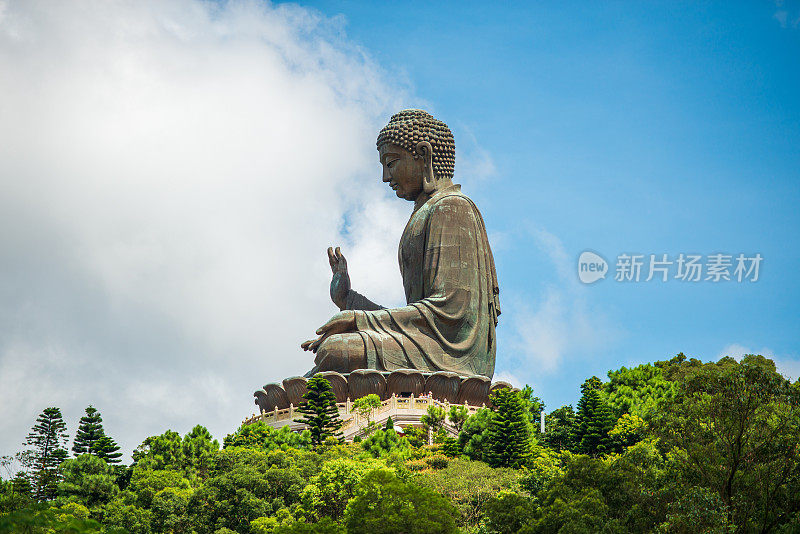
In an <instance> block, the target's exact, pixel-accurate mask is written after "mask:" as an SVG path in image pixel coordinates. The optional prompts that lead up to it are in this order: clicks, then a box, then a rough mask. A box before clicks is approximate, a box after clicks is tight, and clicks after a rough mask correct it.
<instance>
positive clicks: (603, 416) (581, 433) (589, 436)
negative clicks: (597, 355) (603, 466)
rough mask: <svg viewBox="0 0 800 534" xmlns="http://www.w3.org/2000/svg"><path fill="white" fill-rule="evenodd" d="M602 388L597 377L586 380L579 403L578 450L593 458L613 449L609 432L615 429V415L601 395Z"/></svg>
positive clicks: (576, 437) (576, 436) (576, 438)
mask: <svg viewBox="0 0 800 534" xmlns="http://www.w3.org/2000/svg"><path fill="white" fill-rule="evenodd" d="M601 387H602V382H601V381H600V379H599V378H597V377H596V376H593V377H592V378H590V379H589V380H586V381H585V382H584V383H583V385H582V386H581V392H582V393H583V394H582V395H581V400H579V401H578V414H577V429H576V433H575V434H576V435H575V440H576V442H577V448H578V451H579V452H582V453H585V454H589V455H592V456H596V455H598V454H604V453H608V452H611V450H612V448H613V443H612V439H611V437H610V436H609V435H608V432H609V430H611V429H612V428H614V421H615V419H614V413H613V411H612V410H611V407H610V406H609V405H608V403H607V402H606V401H605V400H604V399H603V397H602V396H601V395H600V388H601Z"/></svg>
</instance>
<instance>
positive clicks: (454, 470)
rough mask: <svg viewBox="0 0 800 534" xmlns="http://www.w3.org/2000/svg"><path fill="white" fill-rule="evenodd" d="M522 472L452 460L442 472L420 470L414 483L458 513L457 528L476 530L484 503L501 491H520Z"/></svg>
mask: <svg viewBox="0 0 800 534" xmlns="http://www.w3.org/2000/svg"><path fill="white" fill-rule="evenodd" d="M524 475H525V471H523V470H521V469H511V468H494V467H491V466H489V465H488V464H486V463H484V462H475V461H472V460H468V459H466V458H464V457H460V458H454V459H452V460H450V461H449V462H448V465H447V467H445V468H444V469H437V470H428V471H423V472H421V473H419V474H417V475H415V476H414V478H413V482H414V484H416V485H418V486H421V487H425V488H429V489H431V490H433V491H435V492H436V493H438V494H440V495H442V496H444V497H445V498H447V499H448V500H449V501H450V502H452V503H453V505H454V506H455V507H456V509H457V510H458V512H459V525H461V526H463V527H465V530H470V531H471V529H473V528H475V527H476V526H477V525H478V523H480V522H481V520H482V519H483V518H484V517H485V515H486V506H487V504H488V503H489V502H490V501H491V500H492V499H494V498H495V497H497V495H498V494H499V493H500V492H503V491H512V492H520V491H521V488H520V482H521V480H522V478H523V477H524Z"/></svg>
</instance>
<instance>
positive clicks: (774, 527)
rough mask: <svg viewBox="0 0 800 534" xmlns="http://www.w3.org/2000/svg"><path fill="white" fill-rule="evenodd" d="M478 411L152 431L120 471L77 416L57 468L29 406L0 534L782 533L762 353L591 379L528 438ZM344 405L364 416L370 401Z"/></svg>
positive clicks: (777, 449)
mask: <svg viewBox="0 0 800 534" xmlns="http://www.w3.org/2000/svg"><path fill="white" fill-rule="evenodd" d="M320 386H321V387H320V388H317V387H314V389H313V390H314V391H316V392H318V393H319V395H318V396H317V397H316V398H317V399H323V398H324V397H325V396H326V394H325V387H324V384H320ZM312 397H313V395H312ZM491 400H492V403H491V404H492V407H491V408H486V409H481V410H478V411H477V412H475V413H474V414H472V415H470V416H466V413H465V411H464V410H463V407H453V409H452V410H450V412H449V413H448V414H447V415H448V418H447V419H446V420H443V415H444V413H443V412H441V411H440V410H432V411H431V413H429V414H427V417H426V421H425V422H426V426H427V428H425V429H421V428H416V429H414V428H412V427H407V428H405V429H404V432H399V430H398V431H395V425H394V422H391V423H388V422H387V424H386V425H380V427H378V426H377V425H374V424H373V425H372V426H371V428H372V430H373V431H372V432H371V434H369V435H368V436H363V439H362V440H361V441H360V442H357V443H340V442H339V440H337V439H335V438H334V437H333V435H334V434H335V431H336V430H335V429H334V428H332V427H330V426H327V427H326V424H321V425H320V426H319V427H318V428H320V429H322V431H320V432H318V433H316V434H315V433H314V431H313V429H312V430H305V431H303V432H301V433H295V432H291V431H290V430H289V429H288V427H284V428H282V429H280V430H276V429H273V428H271V427H269V426H268V425H266V424H264V423H262V422H257V423H254V424H251V425H247V426H243V427H241V428H239V429H238V430H236V431H235V432H234V433H233V434H230V435H228V436H227V437H225V439H224V441H223V445H224V446H223V448H220V445H219V443H218V442H217V441H216V440H214V439H213V437H212V436H211V434H210V433H209V432H208V430H207V429H205V428H204V427H202V426H199V425H198V426H196V427H195V428H193V429H192V430H191V431H190V432H188V433H187V434H185V435H181V434H179V433H177V432H174V431H170V430H168V431H166V432H164V433H163V434H161V435H157V436H150V437H148V438H146V439H145V440H144V441H143V442H142V444H141V445H140V446H139V447H137V448H136V450H135V451H134V453H133V460H134V462H133V464H132V465H130V466H118V465H113V464H110V463H109V462H108V458H104V457H103V455H102V452H101V450H102V447H101V446H100V445H102V443H101V441H100V440H101V439H102V437H103V435H104V434H103V435H100V436H98V434H99V432H98V431H97V427H92V426H91V425H95V424H97V423H99V421H98V420H97V419H98V418H99V414H97V416H95V415H94V413H90V412H89V410H87V418H88V419H87V420H86V421H85V423H86V424H83V422H82V424H83V429H82V431H83V432H84V433H83V434H82V436H83V437H82V438H81V439H80V440H79V439H76V442H77V443H79V444H80V443H81V442H82V441H83V442H86V443H87V446H86V450H85V451H83V449H82V448H79V451H83V453H82V454H79V455H78V456H77V457H76V458H72V459H67V454H66V448H65V444H66V428H65V425H64V422H63V419H62V417H61V413H60V411H59V410H58V409H57V408H47V409H46V410H45V411H44V412H43V413H42V415H40V416H39V418H38V419H37V421H36V424H35V426H34V427H33V429H32V431H31V434H30V435H29V437H28V440H27V444H28V448H27V449H26V450H25V451H22V452H20V453H18V454H17V455H15V457H13V458H12V457H2V458H0V460H2V462H0V466H1V467H4V468H5V470H6V471H5V472H6V474H7V475H8V476H7V478H3V479H0V534H2V533H6V532H31V533H34V532H35V533H39V532H41V533H51V532H53V533H56V532H71V533H78V532H109V533H110V532H130V533H134V534H149V533H156V532H169V533H187V534H188V533H197V534H230V533H253V534H281V533H318V534H320V533H323V534H324V533H328V534H344V533H362V532H364V533H367V532H368V533H370V534H379V533H395V532H397V533H400V532H405V533H417V532H418V533H426V534H427V533H431V534H435V533H452V532H467V533H474V534H478V533H481V534H492V533H495V534H496V533H516V532H522V533H564V534H566V533H597V532H608V533H694V532H709V533H718V534H734V533H736V534H738V533H750V532H760V533H773V532H774V533H783V534H785V533H791V532H800V381H798V382H795V383H794V384H792V383H790V382H789V381H787V380H786V379H784V378H783V377H782V376H780V375H779V374H778V373H777V372H776V370H775V366H774V364H773V362H772V361H770V360H768V359H765V358H762V357H760V356H746V357H744V358H743V359H742V361H741V362H737V361H735V360H733V359H730V358H723V359H722V360H720V361H719V362H715V363H702V362H700V361H699V360H695V359H687V358H686V357H685V356H684V355H682V354H679V355H678V356H677V357H675V358H673V359H671V360H669V361H663V362H656V363H654V364H652V365H650V364H648V365H640V366H637V367H633V368H630V369H629V368H624V367H623V368H621V369H619V370H616V371H611V372H609V373H608V381H606V382H603V381H602V380H600V379H599V378H597V377H592V378H590V379H589V380H587V381H586V382H584V384H583V386H582V388H581V395H580V400H579V402H578V404H577V410H575V409H573V407H572V406H562V407H559V408H557V409H555V410H552V411H551V412H550V413H548V414H546V418H545V419H546V432H545V433H544V434H541V433H539V432H538V428H537V425H536V424H535V423H536V422H538V417H539V414H540V413H541V412H542V411H543V410H544V403H542V402H541V400H540V399H538V398H537V397H535V396H534V394H533V390H532V389H530V388H525V389H524V390H522V391H520V392H515V391H512V390H508V389H506V390H500V391H499V392H497V393H495V394H494V395H493V396H492V399H491ZM315 402H317V401H315ZM327 402H328V401H325V402H323V401H321V400H320V401H319V403H318V406H320V407H324V406H325V405H326V404H325V403H327ZM361 404H363V405H364V406H363V408H364V414H365V419H369V418H370V417H371V414H369V413H367V411H368V410H369V409H370V408H369V406H368V405H369V404H374V399H369V400H368V401H364V402H362V403H361ZM326 409H327V408H326ZM325 413H326V412H325V410H320V411H314V412H313V413H311V412H310V413H309V415H311V416H312V417H313V416H314V414H325ZM445 422H447V423H448V424H443V423H445ZM93 428H94V430H93ZM326 428H327V430H326ZM448 429H457V430H459V432H458V436H457V437H454V436H450V435H449V434H448ZM429 435H430V436H431V437H432V438H433V441H434V444H433V445H428V436H429ZM87 436H88V438H87ZM89 444H93V445H91V446H90V445H89ZM80 447H82V446H80ZM89 451H91V453H90V452H89ZM13 465H20V466H21V467H22V469H21V470H19V471H18V472H14V471H13V470H12V468H11V466H13Z"/></svg>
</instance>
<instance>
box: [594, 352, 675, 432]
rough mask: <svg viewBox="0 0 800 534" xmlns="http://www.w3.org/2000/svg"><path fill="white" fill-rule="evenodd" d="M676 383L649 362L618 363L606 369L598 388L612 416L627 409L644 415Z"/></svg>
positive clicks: (650, 410)
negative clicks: (631, 365)
mask: <svg viewBox="0 0 800 534" xmlns="http://www.w3.org/2000/svg"><path fill="white" fill-rule="evenodd" d="M676 387H677V386H676V383H675V382H673V381H671V380H667V379H666V378H665V377H664V370H663V369H662V368H661V367H657V366H655V365H652V364H649V363H648V364H643V365H638V366H636V367H632V368H630V369H629V368H627V367H622V368H620V369H619V370H617V371H609V372H608V382H606V383H605V384H603V386H602V392H603V394H604V396H605V399H606V400H607V402H608V404H609V406H610V407H611V410H612V411H613V412H614V416H615V417H616V418H620V417H622V416H623V415H624V414H626V413H629V414H631V415H635V416H638V417H644V416H646V415H647V414H649V413H651V412H654V411H655V410H656V409H657V407H658V404H659V403H660V402H662V401H663V400H665V399H667V398H670V397H673V396H675V391H676Z"/></svg>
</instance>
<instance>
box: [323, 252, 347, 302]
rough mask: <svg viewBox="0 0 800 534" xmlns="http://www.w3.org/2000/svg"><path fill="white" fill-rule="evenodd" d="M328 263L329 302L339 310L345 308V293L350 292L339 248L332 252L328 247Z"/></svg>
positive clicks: (344, 263)
mask: <svg viewBox="0 0 800 534" xmlns="http://www.w3.org/2000/svg"><path fill="white" fill-rule="evenodd" d="M328 262H329V263H330V264H331V271H333V278H332V279H331V300H332V301H333V303H334V304H336V305H337V306H339V309H340V310H343V309H345V308H346V307H347V293H349V292H350V275H349V274H347V260H346V259H345V258H344V254H342V251H341V249H340V248H339V247H336V250H335V251H334V249H333V247H328Z"/></svg>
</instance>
